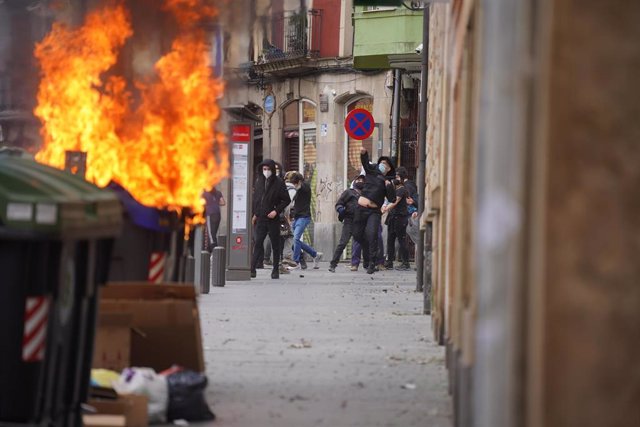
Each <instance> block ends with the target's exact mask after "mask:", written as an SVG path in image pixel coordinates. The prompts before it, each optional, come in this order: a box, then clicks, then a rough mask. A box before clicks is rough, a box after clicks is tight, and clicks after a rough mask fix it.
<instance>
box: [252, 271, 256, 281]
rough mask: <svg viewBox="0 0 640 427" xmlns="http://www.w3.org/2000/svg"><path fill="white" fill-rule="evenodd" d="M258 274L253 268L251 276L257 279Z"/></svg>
mask: <svg viewBox="0 0 640 427" xmlns="http://www.w3.org/2000/svg"><path fill="white" fill-rule="evenodd" d="M256 276H257V274H256V271H255V270H251V278H252V279H255V278H256Z"/></svg>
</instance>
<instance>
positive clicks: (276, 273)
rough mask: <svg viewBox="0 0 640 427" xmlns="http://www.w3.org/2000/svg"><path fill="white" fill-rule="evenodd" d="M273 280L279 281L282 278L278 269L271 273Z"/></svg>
mask: <svg viewBox="0 0 640 427" xmlns="http://www.w3.org/2000/svg"><path fill="white" fill-rule="evenodd" d="M271 278H272V279H279V278H280V272H279V271H278V270H277V269H275V270H273V271H272V272H271Z"/></svg>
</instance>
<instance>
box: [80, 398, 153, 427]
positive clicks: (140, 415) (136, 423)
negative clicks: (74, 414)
mask: <svg viewBox="0 0 640 427" xmlns="http://www.w3.org/2000/svg"><path fill="white" fill-rule="evenodd" d="M88 404H89V406H93V407H94V408H96V411H97V413H96V414H92V415H84V416H83V417H82V418H83V424H84V425H85V426H87V427H120V426H124V427H146V426H148V425H149V416H148V404H149V401H148V399H147V397H146V396H141V395H136V394H126V395H120V396H118V399H117V400H100V399H90V400H89V402H88Z"/></svg>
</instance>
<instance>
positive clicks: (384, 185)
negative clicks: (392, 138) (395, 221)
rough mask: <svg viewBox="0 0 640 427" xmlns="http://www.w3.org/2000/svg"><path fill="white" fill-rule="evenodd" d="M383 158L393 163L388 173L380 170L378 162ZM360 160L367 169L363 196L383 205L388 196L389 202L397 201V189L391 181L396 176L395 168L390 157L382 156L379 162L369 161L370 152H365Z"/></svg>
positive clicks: (365, 169) (379, 205)
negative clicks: (382, 172)
mask: <svg viewBox="0 0 640 427" xmlns="http://www.w3.org/2000/svg"><path fill="white" fill-rule="evenodd" d="M382 160H387V161H389V163H390V164H391V171H389V172H387V174H386V175H382V174H381V173H380V171H379V170H378V164H379V163H380V161H382ZM360 162H361V163H362V167H363V168H364V171H365V176H364V189H363V190H362V196H364V197H366V198H367V199H369V200H371V201H372V202H373V203H375V204H376V205H378V207H380V208H381V207H382V205H383V204H384V198H385V197H386V198H387V200H389V202H391V203H393V202H395V201H396V189H395V187H394V186H393V183H392V182H390V180H392V179H393V178H394V177H395V174H396V173H395V169H394V167H393V164H392V163H391V161H390V159H389V158H388V157H380V158H379V159H378V164H375V165H374V164H371V163H369V153H366V152H365V153H363V154H361V155H360Z"/></svg>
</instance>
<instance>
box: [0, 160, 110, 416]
mask: <svg viewBox="0 0 640 427" xmlns="http://www.w3.org/2000/svg"><path fill="white" fill-rule="evenodd" d="M121 222H122V208H121V205H120V202H119V201H118V199H117V198H116V196H115V195H114V194H113V193H111V192H110V191H108V190H102V189H100V188H98V187H96V186H94V185H92V184H90V183H88V182H86V181H84V180H83V179H81V178H79V177H76V176H74V175H72V174H70V173H68V172H64V171H60V170H58V169H54V168H51V167H48V166H45V165H41V164H39V163H37V162H35V161H34V160H31V159H28V158H22V157H18V156H15V155H7V154H5V153H0V271H1V273H0V274H1V276H0V277H2V279H1V280H0V348H1V350H0V426H2V425H34V426H35V425H38V426H80V425H81V424H82V422H81V419H82V417H81V403H83V402H84V401H85V400H86V398H87V393H88V387H89V381H90V372H91V361H92V356H93V342H94V335H95V327H96V310H97V286H98V285H100V284H103V283H105V282H106V279H107V274H108V269H109V265H108V264H109V258H110V251H111V246H112V243H113V239H114V237H115V236H117V235H118V233H119V230H120V227H121Z"/></svg>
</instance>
